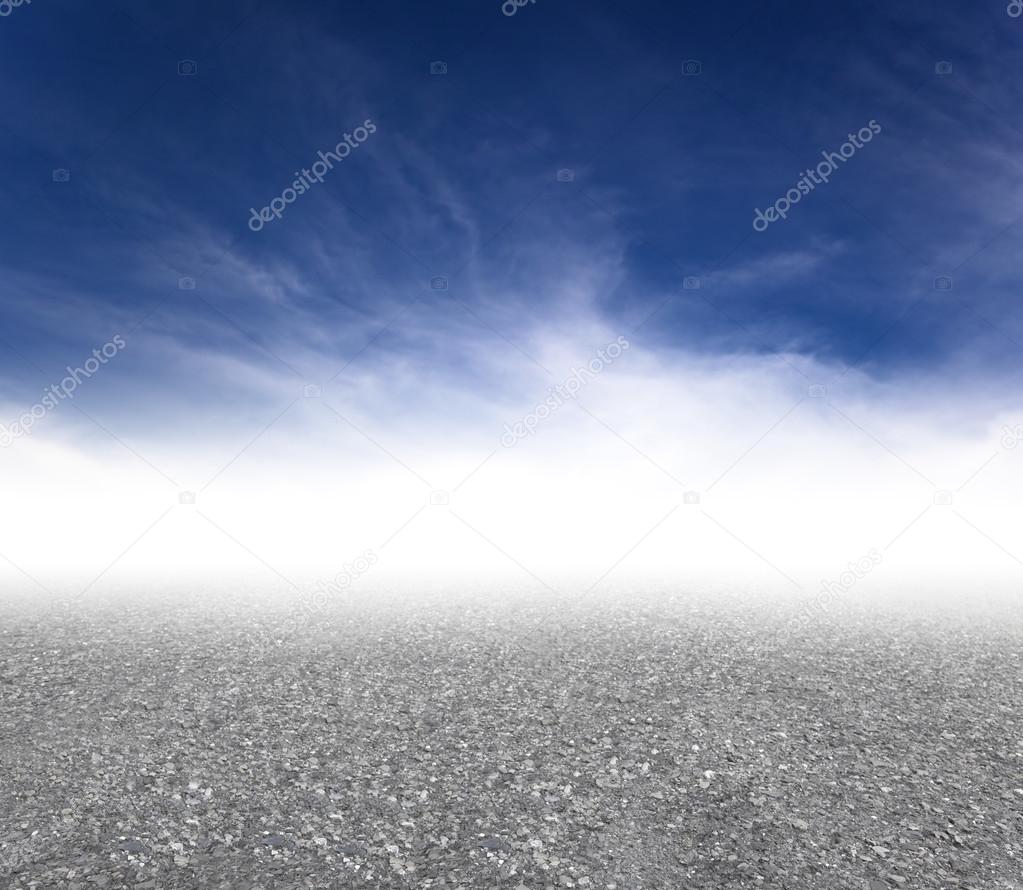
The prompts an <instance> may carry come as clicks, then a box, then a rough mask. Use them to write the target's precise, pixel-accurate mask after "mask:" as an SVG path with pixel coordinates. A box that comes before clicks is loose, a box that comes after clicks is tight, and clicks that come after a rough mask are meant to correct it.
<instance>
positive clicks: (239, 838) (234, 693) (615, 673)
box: [0, 593, 1023, 890]
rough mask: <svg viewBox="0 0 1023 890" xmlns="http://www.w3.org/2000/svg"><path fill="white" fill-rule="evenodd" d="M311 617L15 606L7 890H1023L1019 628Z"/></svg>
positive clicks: (0, 641)
mask: <svg viewBox="0 0 1023 890" xmlns="http://www.w3.org/2000/svg"><path fill="white" fill-rule="evenodd" d="M293 608H294V605H292V606H288V605H287V604H286V603H283V602H282V603H278V604H277V605H275V606H268V605H261V606H259V607H258V608H257V607H252V606H246V605H243V601H242V600H240V599H237V598H236V599H234V600H231V601H227V600H225V601H222V602H221V601H215V600H211V598H209V597H196V598H194V599H187V598H183V599H178V600H175V601H173V602H169V601H168V602H164V601H161V602H160V603H159V604H157V603H153V602H148V603H146V604H145V605H142V604H140V603H139V602H135V603H134V604H132V603H129V602H120V603H118V602H105V603H99V602H90V603H88V604H79V605H78V606H75V607H73V608H59V609H36V610H29V611H20V612H16V613H15V612H11V613H8V614H6V615H5V616H4V618H3V623H2V631H0V752H2V757H3V759H2V765H3V771H2V774H0V827H2V835H0V886H3V887H5V888H6V887H42V888H51V887H61V888H63V887H72V888H83V890H89V888H93V887H109V888H122V887H128V888H154V890H155V888H179V887H180V888H200V887H201V888H205V887H210V888H232V890H235V888H291V887H315V888H331V887H338V888H341V887H367V888H368V887H415V888H420V887H450V888H472V890H479V888H498V887H500V888H523V887H525V888H546V887H559V888H560V887H578V888H588V890H595V888H620V890H636V888H672V890H684V888H704V890H705V888H750V887H764V888H779V890H781V888H785V890H795V888H858V890H884V888H897V887H906V888H931V890H938V888H973V890H1002V888H1020V887H1023V879H1021V875H1023V815H1021V814H1023V734H1021V731H1020V730H1021V721H1020V708H1021V707H1023V705H1021V702H1023V696H1021V691H1023V682H1021V680H1023V658H1021V651H1023V649H1021V646H1020V642H1021V636H1023V634H1021V627H1023V625H1021V621H1020V615H1019V610H1018V609H1015V608H1013V607H1009V606H997V607H996V606H991V605H987V606H983V607H976V608H972V609H965V608H964V609H960V610H957V611H952V610H947V609H946V610H934V609H928V610H927V612H926V613H922V612H921V610H920V609H918V608H916V607H907V608H895V607H880V606H878V605H877V604H876V603H875V604H873V605H872V606H870V607H867V606H865V605H864V604H862V603H860V604H850V603H846V604H842V607H841V608H837V607H836V608H835V609H834V610H833V612H832V613H830V614H828V615H826V616H821V617H819V618H818V619H817V620H815V621H814V622H813V623H812V624H811V625H810V626H809V627H808V628H806V629H805V630H803V631H801V632H799V633H796V632H794V631H792V630H787V629H786V628H788V627H790V625H788V624H786V619H787V618H788V617H791V613H792V610H793V609H795V608H796V606H794V605H792V604H789V605H785V604H778V603H768V602H767V601H765V600H759V599H757V598H755V597H750V598H748V599H743V598H742V597H738V596H731V597H713V598H712V597H697V596H692V595H682V594H671V593H664V594H659V595H657V596H654V595H642V596H641V595H631V596H620V597H616V598H611V597H606V596H605V597H603V598H602V599H600V600H596V599H592V598H590V599H587V600H586V601H585V602H582V603H580V602H575V603H567V604H561V605H558V606H554V605H552V604H551V603H549V602H545V601H543V600H541V599H540V598H535V597H527V596H522V597H519V598H515V597H506V596H503V595H501V596H495V597H494V598H493V599H488V598H484V597H477V598H472V597H460V598H459V597H453V596H449V597H442V598H434V599H433V600H432V601H428V600H426V599H420V600H418V601H416V602H408V601H406V602H403V601H401V599H400V598H397V597H392V598H390V599H387V598H380V599H377V600H373V601H361V602H355V601H347V602H341V603H335V604H332V608H330V609H328V610H326V611H324V612H323V613H320V614H317V615H315V616H310V618H309V619H308V620H303V621H301V622H298V623H297V625H296V624H294V623H291V624H288V625H287V626H288V627H289V630H288V632H287V633H286V634H283V635H282V634H281V632H280V630H279V629H280V628H281V627H284V626H285V621H284V619H285V618H286V617H287V616H288V614H289V612H288V610H289V609H293ZM787 610H788V612H787ZM922 614H925V617H921V616H922Z"/></svg>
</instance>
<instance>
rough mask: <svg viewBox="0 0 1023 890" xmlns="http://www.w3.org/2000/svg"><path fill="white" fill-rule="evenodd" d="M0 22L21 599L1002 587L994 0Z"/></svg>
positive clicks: (1020, 351) (357, 8)
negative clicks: (198, 580) (173, 585)
mask: <svg viewBox="0 0 1023 890" xmlns="http://www.w3.org/2000/svg"><path fill="white" fill-rule="evenodd" d="M1010 6H1011V4H1010ZM5 10H6V14H0V49H2V51H0V66H2V69H3V78H2V82H3V87H2V88H0V103H2V107H3V112H4V114H3V117H4V121H5V124H6V126H5V129H4V134H3V136H2V137H0V161H2V169H3V171H4V173H3V175H2V176H0V190H2V200H3V202H4V206H5V207H6V208H7V213H6V215H5V220H4V223H3V237H2V238H0V265H2V276H0V424H3V426H2V428H0V484H2V486H3V490H4V491H5V493H7V495H8V501H7V510H5V511H4V515H3V517H2V518H0V579H2V581H3V583H4V584H6V585H7V588H8V589H12V590H13V589H15V588H17V589H21V588H24V589H27V590H29V591H32V592H34V593H35V594H36V595H40V596H41V595H43V594H44V593H45V594H50V593H53V592H54V591H57V590H59V591H61V592H66V593H68V594H69V595H74V596H80V597H85V596H87V595H88V594H89V593H90V592H91V591H96V590H99V589H102V588H104V587H105V586H116V585H117V584H133V583H137V582H138V580H139V579H142V580H146V579H152V578H156V577H159V578H170V579H174V578H177V577H181V578H182V579H186V578H193V577H211V576H213V575H217V576H218V577H221V576H222V577H223V578H224V579H226V580H227V581H228V582H229V583H230V582H231V581H235V582H236V583H241V580H240V579H242V578H243V577H245V578H248V577H250V576H252V575H254V576H256V577H260V576H262V577H265V578H266V579H268V580H269V581H270V582H272V583H280V584H283V585H285V586H288V587H290V588H293V589H302V590H304V589H307V588H308V587H309V585H311V584H315V583H316V582H317V581H321V580H322V579H324V578H327V579H330V578H335V577H337V576H338V574H339V573H342V572H344V571H346V570H345V568H344V567H345V566H348V565H350V564H351V563H352V561H353V560H355V559H356V558H357V557H359V556H360V554H364V553H366V552H369V551H371V552H372V554H373V556H374V562H373V569H372V573H369V572H367V573H364V574H372V575H373V577H374V578H375V579H376V581H377V582H378V583H383V581H384V580H385V579H391V578H403V579H405V580H411V581H412V582H414V583H423V584H425V583H431V584H433V583H437V584H444V583H449V582H450V583H480V584H483V583H486V582H487V580H488V579H491V578H497V577H502V578H506V579H508V580H509V581H510V582H512V583H521V584H523V585H533V586H537V587H538V588H539V589H541V590H548V591H556V592H562V591H564V590H569V589H571V590H573V591H576V592H586V591H587V590H590V589H593V588H594V586H596V585H607V584H619V585H623V586H627V585H629V584H633V583H647V579H651V578H657V579H659V582H663V583H667V584H696V585H699V584H717V585H721V586H727V585H729V584H747V585H750V586H751V587H753V588H757V587H758V586H761V587H764V588H765V589H766V587H768V586H778V587H779V588H780V589H784V590H786V591H788V592H789V593H791V594H792V595H794V596H802V597H811V598H812V597H814V596H817V595H818V593H819V591H820V589H821V587H822V584H824V583H825V582H827V581H829V580H834V579H837V578H840V577H841V575H842V573H843V572H844V571H846V570H847V566H848V564H849V563H850V562H854V563H855V562H856V561H857V560H860V559H863V558H865V557H864V555H865V554H869V553H871V552H873V551H876V552H877V553H878V554H880V555H881V557H882V560H881V561H879V562H878V563H877V568H876V570H873V571H872V572H871V573H870V578H869V579H866V578H859V576H857V584H861V583H862V584H865V583H868V582H869V583H881V581H879V580H878V579H882V580H884V581H886V582H887V583H890V584H892V585H895V586H897V585H898V584H910V583H912V584H917V585H921V584H922V585H927V584H934V585H945V586H951V587H955V588H962V587H963V586H964V585H965V586H970V585H972V586H974V587H982V588H984V589H987V588H988V587H994V586H1000V587H1004V588H1007V589H1011V588H1012V587H1013V585H1016V584H1017V583H1018V582H1019V580H1020V578H1021V575H1020V572H1021V570H1023V562H1021V560H1023V541H1020V539H1019V533H1018V523H1017V522H1015V521H1014V519H1015V516H1014V514H1015V512H1016V511H1017V510H1018V506H1017V505H1018V503H1019V496H1020V494H1021V493H1023V491H1021V489H1023V486H1021V484H1020V478H1021V477H1020V460H1021V459H1023V458H1020V452H1021V451H1023V448H1018V447H1017V445H1019V444H1020V442H1021V441H1023V428H1021V427H1020V426H1019V425H1020V424H1021V423H1023V410H1021V405H1020V402H1021V399H1020V386H1019V384H1020V368H1019V365H1020V357H1021V355H1023V311H1021V308H1020V298H1019V293H1020V291H1019V288H1018V286H1017V285H1018V283H1019V273H1018V268H1019V266H1018V255H1019V254H1018V247H1019V238H1020V231H1021V225H1020V224H1021V222H1023V210H1021V207H1023V203H1021V201H1020V197H1021V187H1020V183H1021V176H1020V174H1021V168H1023V162H1021V160H1020V157H1021V154H1020V151H1019V148H1020V142H1021V140H1023V124H1020V123H1019V122H1018V121H1017V117H1018V115H1017V113H1016V109H1017V108H1018V107H1019V104H1020V98H1021V97H1020V95H1019V93H1020V92H1021V87H1020V86H1019V84H1018V78H1016V77H1014V74H1015V72H1017V71H1018V70H1019V66H1020V62H1021V61H1023V59H1021V52H1020V47H1021V46H1023V42H1021V41H1023V18H1020V17H1018V16H1014V15H1012V14H1011V9H1010V8H1008V7H1007V5H1006V3H1005V2H1001V0H999V2H988V0H984V2H979V3H974V4H970V5H965V4H958V3H949V2H944V3H937V4H927V5H926V6H922V5H921V4H919V3H912V2H885V3H880V2H877V3H874V2H866V3H863V2H856V3H852V2H839V3H828V4H821V3H811V2H789V3H784V2H779V3H774V4H763V3H753V2H735V3H729V4H720V3H678V2H654V0H651V2H646V3H643V4H641V5H640V6H639V7H635V8H633V7H624V6H623V5H622V4H619V3H611V2H588V3H586V4H564V3H555V2H554V0H535V2H528V3H524V4H523V5H522V6H517V5H515V4H514V3H506V4H504V5H503V6H502V4H501V3H500V2H498V0H473V2H471V3H470V2H456V0H450V2H446V3H444V4H425V3H423V4H410V3H397V2H386V0H383V2H376V3H372V4H368V3H358V4H357V3H327V2H322V0H295V2H291V3H288V4H271V3H267V2H261V0H225V2H221V3H218V4H214V5H213V8H211V5H210V4H207V3H200V2H194V0H182V2H178V3H175V4H155V3H148V4H147V3H128V2H127V0H113V2H103V3H99V4H82V3H72V2H60V0H32V2H27V0H26V2H23V3H21V4H19V5H17V6H7V7H4V9H0V13H4V11H5ZM612 344H614V346H612ZM76 372H77V373H76ZM51 387H56V389H51ZM33 410H34V411H35V415H36V416H35V417H33V416H31V415H32V412H33ZM26 414H28V419H27V422H26V419H25V418H26Z"/></svg>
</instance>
